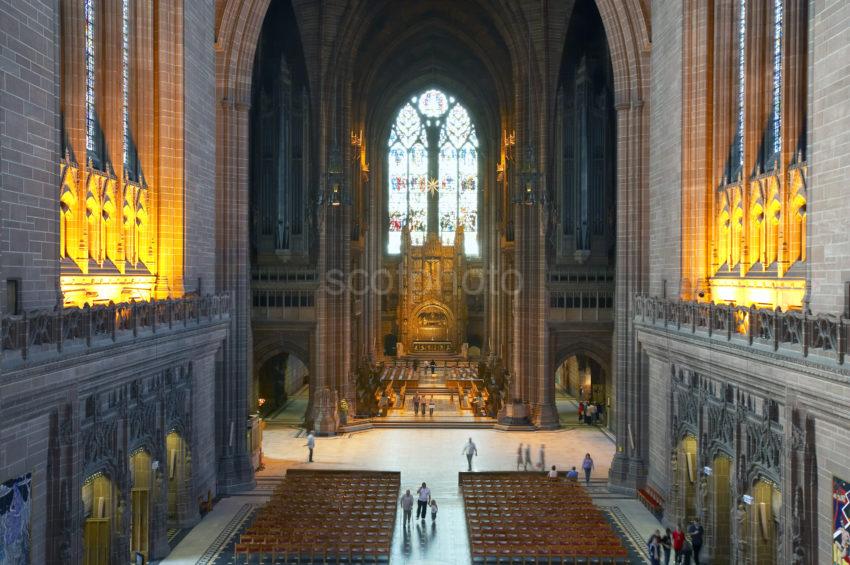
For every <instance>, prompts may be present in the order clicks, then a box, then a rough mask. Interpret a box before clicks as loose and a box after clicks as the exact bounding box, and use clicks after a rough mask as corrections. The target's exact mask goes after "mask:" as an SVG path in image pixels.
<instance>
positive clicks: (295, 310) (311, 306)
mask: <svg viewBox="0 0 850 565" xmlns="http://www.w3.org/2000/svg"><path fill="white" fill-rule="evenodd" d="M251 295H252V298H251V300H252V305H253V310H252V319H253V320H254V321H289V322H313V321H315V320H316V291H315V290H262V289H254V290H253V292H252V293H251Z"/></svg>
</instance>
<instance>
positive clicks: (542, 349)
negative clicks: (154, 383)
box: [216, 0, 650, 488]
mask: <svg viewBox="0 0 850 565" xmlns="http://www.w3.org/2000/svg"><path fill="white" fill-rule="evenodd" d="M378 4H380V3H379V2H369V3H364V2H355V3H349V4H348V5H347V6H346V7H345V8H342V9H337V8H335V7H331V6H324V7H323V8H321V9H320V8H315V7H308V6H305V5H303V4H302V3H298V2H297V3H295V5H294V8H295V14H296V17H297V18H298V19H299V23H300V24H301V25H302V29H301V31H302V34H315V35H316V36H317V37H319V38H323V37H324V38H331V37H332V38H333V39H332V40H331V41H332V45H333V47H332V48H331V49H330V52H329V53H328V52H320V51H319V50H318V49H315V48H313V47H312V46H305V58H306V60H307V63H308V67H311V68H316V69H321V71H320V72H319V74H318V75H317V76H313V77H311V79H310V80H311V82H312V87H313V92H314V94H313V100H314V101H315V102H316V104H317V114H316V115H317V121H318V123H317V131H318V135H319V143H318V147H319V151H318V155H317V156H316V157H317V163H318V177H319V178H320V179H323V178H325V175H326V174H327V173H328V170H329V163H330V159H329V157H330V155H329V154H328V151H327V150H326V148H330V147H331V145H332V143H331V141H332V140H333V136H334V131H335V132H336V135H337V136H338V137H337V139H339V137H343V139H344V141H346V142H347V141H348V138H347V136H348V135H349V132H351V131H356V130H357V129H358V128H357V127H356V126H361V125H363V124H364V123H365V124H368V123H369V121H370V120H371V118H372V117H373V116H372V115H371V114H370V112H373V111H380V110H376V108H377V107H372V108H371V109H369V108H362V109H361V112H360V118H359V121H358V122H357V123H353V122H351V121H350V120H351V114H350V113H349V112H350V111H351V110H352V109H353V108H354V107H355V106H356V105H357V104H358V103H362V99H363V97H361V96H358V99H357V100H355V99H354V97H353V95H352V87H353V82H352V80H353V79H354V78H356V77H352V75H351V73H352V72H353V71H352V69H353V68H355V67H354V65H351V64H346V63H351V62H354V61H352V59H351V58H352V57H353V56H354V55H353V54H354V53H357V52H358V50H357V49H356V48H355V47H357V46H358V45H360V44H362V42H363V37H362V36H360V34H363V33H368V30H367V26H364V25H363V21H366V18H364V17H363V16H364V15H368V14H370V13H373V11H375V10H379V9H380V6H378ZM491 4H493V3H492V2H490V1H489V0H482V2H481V5H480V8H481V10H482V13H485V14H489V15H490V16H489V17H491V18H492V19H490V20H488V21H490V22H491V28H492V29H495V30H497V31H496V32H495V33H496V34H497V36H499V37H501V39H500V40H499V41H500V42H502V44H503V45H504V46H505V49H507V52H508V53H510V54H512V56H510V57H509V61H510V62H509V65H508V73H509V75H510V76H511V77H513V80H512V81H510V80H509V81H504V80H501V81H499V82H498V83H497V84H496V85H495V90H496V91H497V92H498V93H499V95H498V97H497V102H496V104H495V110H496V111H497V112H499V113H501V115H502V116H503V120H501V121H499V120H497V121H496V123H497V124H498V127H500V128H502V129H505V130H507V129H508V128H509V127H510V128H511V129H513V128H515V129H516V132H517V139H516V141H517V143H518V147H517V149H521V148H523V147H524V146H526V145H529V144H530V142H531V141H532V140H531V139H529V138H528V136H527V135H526V134H524V133H523V132H524V131H526V129H525V126H526V123H527V122H528V121H529V120H528V119H527V118H526V116H529V115H533V116H535V118H534V120H533V121H534V122H535V127H533V128H532V129H531V131H533V132H535V133H534V140H533V141H534V143H533V144H534V145H536V146H537V148H538V150H539V153H538V157H537V166H538V167H539V169H540V170H545V169H546V167H547V162H548V156H547V153H546V151H545V149H546V148H547V147H548V146H549V143H550V137H551V136H550V134H549V132H548V130H547V128H546V127H545V124H544V123H543V121H544V120H545V115H546V113H547V111H548V110H549V109H550V108H551V107H552V105H553V104H554V100H555V93H556V83H557V81H556V78H557V77H556V73H557V67H558V65H557V61H559V60H560V57H559V54H558V53H557V51H558V48H554V49H552V48H550V46H551V45H563V41H558V39H557V38H558V37H563V34H564V33H565V29H564V28H565V26H566V21H567V18H566V13H565V12H566V10H567V9H568V8H569V6H561V5H550V4H543V5H538V4H533V5H532V4H531V3H526V2H517V3H510V5H506V6H503V5H501V4H500V5H499V6H498V7H496V6H493V5H491ZM267 8H268V0H229V1H228V0H221V1H220V2H219V4H218V6H217V20H218V25H217V33H216V46H217V50H218V51H217V52H218V66H217V83H218V99H219V108H218V117H217V123H218V138H219V143H218V148H219V154H218V156H217V157H218V167H219V170H218V171H217V172H218V175H217V193H218V198H219V203H220V207H219V213H220V215H221V217H220V222H219V224H220V226H221V229H220V234H221V235H220V237H219V246H220V250H221V252H222V257H223V260H222V261H221V265H222V266H221V268H220V272H219V287H220V288H221V289H222V290H230V291H232V292H233V293H234V297H235V306H236V308H237V314H236V315H235V316H234V318H233V320H234V321H233V328H232V329H233V333H232V334H231V342H232V344H231V345H229V346H228V348H227V350H226V352H225V361H224V363H223V371H224V372H225V374H226V375H227V382H229V383H233V385H232V386H234V387H236V388H238V391H235V392H237V393H238V394H236V395H234V396H231V397H230V398H231V399H232V400H231V401H229V402H228V405H227V406H221V407H220V410H221V413H224V414H229V415H230V416H231V418H235V419H238V418H239V416H240V415H247V409H248V408H247V407H248V404H249V400H250V399H249V397H250V384H249V379H248V375H249V374H250V373H249V368H248V365H249V362H250V361H249V359H248V357H247V356H246V355H245V348H246V346H250V332H249V330H248V326H249V320H248V316H249V314H248V312H249V306H248V288H249V286H248V281H247V256H248V237H247V226H248V218H247V187H248V171H247V168H246V163H247V150H248V149H247V139H248V136H247V115H248V106H249V104H250V96H249V94H250V85H251V80H252V76H251V69H252V64H253V58H254V50H255V48H256V45H257V39H258V37H259V31H260V26H261V23H262V20H263V17H264V15H265V12H266V10H267ZM597 8H598V10H599V14H600V17H601V19H602V22H603V25H604V28H605V33H606V37H607V40H608V46H609V49H610V52H611V61H612V70H613V79H614V108H615V112H616V118H615V119H616V124H617V128H616V130H617V132H618V135H617V167H616V168H617V171H616V172H617V174H616V176H617V179H618V180H617V210H618V213H617V229H616V232H617V274H616V283H615V284H616V312H617V318H616V321H615V341H614V349H615V364H614V367H615V369H614V373H615V387H614V388H615V398H616V405H617V412H618V414H619V417H618V419H617V425H616V435H617V440H618V441H617V443H618V450H617V456H616V458H615V461H614V465H613V469H612V475H611V480H612V482H613V483H615V484H621V485H624V486H627V487H632V488H633V487H634V486H636V485H637V484H639V483H640V482H641V481H642V479H643V476H644V473H645V471H644V461H645V458H646V455H647V452H646V445H645V444H644V443H643V442H642V439H641V438H642V437H644V435H645V434H643V433H642V432H643V431H644V428H645V414H643V413H642V406H643V405H644V403H643V402H642V401H641V400H642V397H641V395H642V394H643V392H642V391H643V390H644V387H643V386H642V374H641V370H640V363H639V353H638V352H637V350H636V345H635V342H634V338H633V335H632V330H631V322H630V321H631V319H632V300H633V299H632V296H633V295H634V293H635V292H639V291H642V290H643V289H644V287H645V284H646V271H647V261H646V257H647V254H646V250H645V246H646V243H645V236H646V232H647V230H646V228H647V204H648V203H647V197H646V191H647V172H646V169H647V167H646V162H647V158H648V149H647V143H646V141H647V137H648V109H647V106H646V105H645V103H644V101H645V99H646V95H647V85H648V78H649V77H648V54H649V49H650V27H649V6H648V3H646V2H642V1H641V0H629V1H627V2H620V1H617V0H598V1H597ZM493 14H496V15H493ZM498 14H501V15H502V16H499V15H498ZM560 16H563V18H561V17H560ZM500 17H503V18H504V19H500ZM561 19H563V21H561ZM553 22H555V23H553ZM444 31H445V30H444ZM488 33H492V30H491V32H488ZM471 47H472V48H473V49H475V46H471ZM529 61H531V62H532V64H531V66H529ZM494 65H495V63H494V62H493V61H492V60H485V65H484V66H485V68H487V69H488V71H491V74H492V71H494V70H496V69H497V67H496V66H494ZM499 76H500V77H502V78H504V77H503V76H502V75H499ZM365 78H366V79H368V78H369V77H368V73H367V76H366V77H365ZM528 81H534V83H535V84H540V85H541V86H542V88H539V89H534V97H533V99H530V98H529V96H527V94H526V92H527V91H528V89H526V88H525V85H526V84H527V83H528ZM361 86H362V84H361ZM359 94H361V91H358V95H359ZM358 101H360V102H358ZM378 107H380V105H379V106H378ZM335 109H336V110H335ZM530 110H531V111H533V113H532V112H531V111H530ZM335 112H338V113H335ZM335 116H339V117H338V118H335ZM342 134H344V136H343V135H342ZM497 135H498V133H497ZM367 138H368V136H367ZM343 145H344V147H343V149H342V152H343V157H344V158H345V159H347V160H346V161H345V162H351V161H350V160H349V159H348V158H349V157H350V153H351V152H352V151H353V150H352V149H351V147H350V146H349V145H348V144H347V143H345V144H343ZM344 174H345V175H347V176H346V177H345V178H346V180H347V182H348V183H351V182H354V181H355V180H356V179H355V178H354V177H355V175H357V176H359V177H360V178H361V179H364V180H366V181H367V182H368V174H364V171H363V170H362V168H361V167H356V168H355V167H351V168H349V170H347V171H344ZM349 185H350V184H349ZM506 193H507V190H505V189H502V193H501V196H502V197H503V198H504V200H508V198H507V194H506ZM342 208H343V210H341V211H340V212H339V213H340V216H339V217H338V218H334V219H333V220H332V221H331V222H329V223H327V224H326V226H327V229H325V230H323V231H322V233H321V234H320V238H319V269H320V273H321V272H322V271H326V270H327V269H329V268H336V267H337V266H338V265H343V266H346V265H349V264H350V255H349V252H350V250H349V249H343V248H342V246H340V242H342V241H344V240H345V239H347V236H349V235H350V234H351V230H352V221H351V218H352V214H351V210H350V209H346V208H347V207H342ZM493 209H495V207H493ZM510 209H511V206H510V205H505V206H503V210H504V211H505V213H507V214H509V215H512V216H513V217H514V222H506V223H512V227H511V231H512V232H513V233H511V234H507V235H512V236H513V237H514V238H515V239H516V241H517V246H518V248H519V246H525V247H523V248H524V249H528V250H533V249H535V248H539V249H543V248H545V245H544V243H545V242H544V238H545V225H546V222H547V218H546V214H545V213H544V211H543V208H542V206H537V207H530V208H529V209H528V210H523V211H522V213H517V212H515V211H513V210H510ZM321 213H322V212H320V214H321ZM332 213H336V212H332ZM493 213H494V214H495V212H493ZM321 222H322V220H321V219H320V220H319V223H320V224H321ZM225 234H226V235H227V237H225ZM343 234H344V235H343ZM366 237H367V238H368V237H370V236H368V235H367V236H366ZM544 259H545V257H543V256H542V255H541V256H538V255H536V254H534V253H528V254H525V257H524V258H523V259H522V261H520V262H518V263H517V265H516V267H517V268H518V270H519V271H520V272H521V273H522V274H523V276H524V277H525V280H526V281H527V282H530V283H531V285H532V286H531V287H529V286H526V288H530V289H532V290H529V292H528V293H526V295H525V296H523V297H521V298H520V304H519V308H518V309H517V316H516V319H511V318H510V316H509V314H508V313H507V312H505V311H504V310H505V309H506V308H507V306H506V305H505V304H501V305H497V304H495V302H496V301H493V302H494V303H491V304H489V305H488V328H494V326H496V325H498V323H499V320H501V319H504V320H510V323H511V324H512V327H513V331H512V332H507V331H505V330H503V332H502V335H500V336H499V339H500V341H501V342H503V343H504V344H507V343H509V342H510V341H511V340H513V341H514V343H516V338H519V339H523V340H525V341H526V342H528V343H532V344H533V346H531V347H529V348H528V351H524V352H521V351H515V356H516V357H517V358H516V359H515V360H514V362H513V368H514V372H515V374H517V375H519V377H518V378H517V381H523V383H524V384H523V385H522V387H519V388H518V389H517V392H518V393H521V394H522V395H523V396H524V397H525V400H527V401H529V402H530V403H531V404H533V405H535V406H536V407H537V408H536V410H537V417H538V423H544V424H545V423H546V422H540V420H539V416H540V414H542V413H544V412H545V411H546V410H547V409H549V407H550V406H551V405H552V404H553V398H552V397H551V395H550V394H549V390H550V389H551V388H552V376H551V371H550V370H549V369H551V360H550V359H549V355H548V352H547V351H548V344H547V339H546V335H545V329H539V328H543V327H544V323H543V322H544V318H545V306H544V304H545V301H544V300H543V299H542V298H543V296H544V295H545V277H544V276H543V271H544V268H545V267H544V264H545V260H544ZM367 261H369V259H367ZM366 266H367V267H376V266H377V265H369V264H368V263H367V265H366ZM326 298H327V297H322V296H321V294H320V296H319V297H318V299H317V319H318V334H317V347H318V349H319V350H322V351H321V352H320V353H319V354H318V355H317V357H318V358H319V359H321V363H319V364H318V365H317V367H316V374H315V375H314V377H313V378H314V380H315V386H320V387H324V386H338V385H342V384H343V383H342V382H340V381H344V380H346V378H347V377H346V376H347V375H348V374H350V373H351V369H352V367H351V360H352V358H353V356H354V355H353V352H352V351H351V350H350V336H351V329H350V328H345V327H340V326H338V325H336V324H333V323H332V322H331V321H330V320H331V319H334V318H342V319H348V317H349V316H348V315H349V314H350V313H351V311H352V304H351V302H350V300H349V298H347V297H343V298H341V299H340V300H339V301H334V300H327V299H326ZM377 307H378V304H375V303H370V302H369V301H368V300H367V301H365V302H364V303H362V304H359V305H355V311H356V310H357V308H362V309H363V310H364V311H373V312H375V313H377ZM500 309H501V310H500ZM493 333H496V332H495V331H494V332H493ZM509 333H512V334H513V336H514V337H513V338H512V337H511V336H509V335H507V334H509ZM366 336H367V337H366V342H367V343H376V341H375V340H374V339H372V338H374V337H375V336H370V335H369V334H368V332H367V333H366ZM339 338H342V339H339ZM333 341H338V342H339V343H342V344H343V345H342V346H340V347H339V348H337V349H336V350H334V351H332V352H330V351H329V352H328V353H329V355H324V354H323V353H324V350H323V348H324V347H326V345H323V344H329V343H331V342H333ZM505 351H507V349H505ZM541 359H542V361H541ZM220 432H223V430H220ZM629 437H633V438H635V441H634V442H629V441H628V438H629ZM243 447H244V446H243ZM244 452H245V450H244V449H237V450H236V452H235V453H239V457H242V458H244V457H247V454H245V453H244ZM234 468H235V467H234Z"/></svg>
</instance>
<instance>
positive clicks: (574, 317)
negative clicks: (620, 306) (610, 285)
mask: <svg viewBox="0 0 850 565" xmlns="http://www.w3.org/2000/svg"><path fill="white" fill-rule="evenodd" d="M613 308H614V292H613V291H611V290H607V289H582V290H579V289H575V290H563V291H556V290H551V291H549V320H550V321H552V322H567V321H611V320H613V319H614V311H613Z"/></svg>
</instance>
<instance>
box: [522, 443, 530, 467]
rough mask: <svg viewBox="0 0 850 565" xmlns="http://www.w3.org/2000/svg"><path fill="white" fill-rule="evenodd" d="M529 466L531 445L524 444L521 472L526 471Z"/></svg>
mask: <svg viewBox="0 0 850 565" xmlns="http://www.w3.org/2000/svg"><path fill="white" fill-rule="evenodd" d="M529 465H531V444H530V443H527V444H525V461H523V469H522V470H523V471H528V466H529Z"/></svg>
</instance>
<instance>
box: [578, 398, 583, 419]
mask: <svg viewBox="0 0 850 565" xmlns="http://www.w3.org/2000/svg"><path fill="white" fill-rule="evenodd" d="M582 420H584V402H582V401H581V400H579V401H578V423H579V424H581V422H582Z"/></svg>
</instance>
